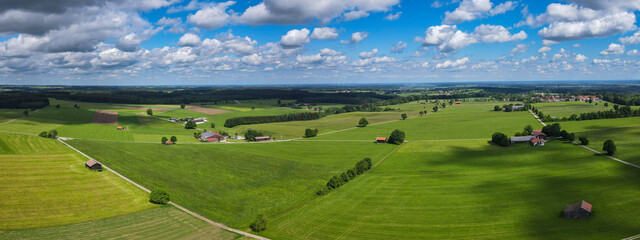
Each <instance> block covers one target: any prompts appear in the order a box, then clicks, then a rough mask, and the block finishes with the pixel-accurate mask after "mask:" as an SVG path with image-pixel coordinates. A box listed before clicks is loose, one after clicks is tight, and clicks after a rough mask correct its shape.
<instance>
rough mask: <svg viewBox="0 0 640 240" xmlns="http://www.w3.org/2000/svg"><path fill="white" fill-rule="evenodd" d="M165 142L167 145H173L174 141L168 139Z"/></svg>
mask: <svg viewBox="0 0 640 240" xmlns="http://www.w3.org/2000/svg"><path fill="white" fill-rule="evenodd" d="M164 144H165V145H173V142H172V141H166V142H164Z"/></svg>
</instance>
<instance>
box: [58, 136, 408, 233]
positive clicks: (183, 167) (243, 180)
mask: <svg viewBox="0 0 640 240" xmlns="http://www.w3.org/2000/svg"><path fill="white" fill-rule="evenodd" d="M69 143H70V144H72V145H73V146H74V147H76V148H78V149H80V150H81V151H83V152H85V153H87V154H89V155H90V156H92V157H94V158H96V159H97V160H99V161H101V162H103V163H105V164H107V165H108V166H110V167H111V168H113V169H114V170H115V171H118V172H119V173H121V174H123V175H125V176H127V177H129V178H130V179H132V180H133V181H136V182H138V183H140V184H142V185H143V186H145V187H147V188H150V189H154V188H163V189H165V190H167V191H169V192H170V194H171V197H172V201H174V202H176V203H178V204H181V205H182V206H184V207H186V208H188V209H190V210H193V211H195V212H198V213H199V214H202V215H204V216H206V217H208V218H210V219H212V220H214V221H220V222H223V223H225V224H228V225H230V226H233V227H240V228H246V227H247V226H248V225H249V223H250V222H251V221H252V220H253V219H254V218H255V217H256V215H257V214H265V215H267V216H274V215H277V214H280V213H282V212H284V211H286V210H289V209H291V208H294V207H295V206H299V205H301V204H303V203H305V202H307V201H309V200H312V199H314V198H315V192H316V191H318V190H319V189H320V188H321V187H323V186H324V185H325V183H326V181H327V180H328V179H329V178H330V177H331V176H333V175H335V174H339V173H341V172H343V171H346V170H347V169H349V168H352V167H353V165H354V164H355V163H356V162H358V161H360V160H362V159H363V158H365V157H371V158H372V159H374V160H375V161H377V160H380V159H381V158H383V157H384V156H385V155H387V154H388V153H389V152H391V151H392V150H393V149H394V148H395V146H392V145H387V144H382V145H378V144H373V143H360V142H349V143H344V142H337V143H335V142H322V143H318V142H280V143H266V144H262V143H257V144H250V143H247V144H207V145H202V144H199V145H180V144H178V145H174V146H164V145H161V144H131V143H115V142H102V141H90V140H72V141H69Z"/></svg>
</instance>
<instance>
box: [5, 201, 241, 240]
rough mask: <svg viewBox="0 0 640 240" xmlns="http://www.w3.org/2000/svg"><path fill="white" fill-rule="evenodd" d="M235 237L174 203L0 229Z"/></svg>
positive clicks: (48, 235) (19, 235) (39, 235)
mask: <svg viewBox="0 0 640 240" xmlns="http://www.w3.org/2000/svg"><path fill="white" fill-rule="evenodd" d="M114 238H117V239H120V238H126V239H222V240H224V239H229V240H231V239H236V238H237V235H236V234H234V233H231V232H227V231H224V230H221V229H219V228H216V227H213V226H211V225H210V224H208V223H206V222H204V221H201V220H200V219H196V218H194V217H192V216H190V215H188V214H186V213H184V212H182V211H180V210H178V209H177V208H174V207H168V206H167V207H159V208H153V209H150V210H145V211H141V212H137V213H131V214H127V215H122V216H117V217H112V218H107V219H102V220H96V221H89V222H83V223H76V224H70V225H64V226H57V227H48V228H37V229H25V230H15V231H0V239H114Z"/></svg>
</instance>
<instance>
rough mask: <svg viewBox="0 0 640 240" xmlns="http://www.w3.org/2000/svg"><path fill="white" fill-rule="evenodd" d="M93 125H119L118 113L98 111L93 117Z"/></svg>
mask: <svg viewBox="0 0 640 240" xmlns="http://www.w3.org/2000/svg"><path fill="white" fill-rule="evenodd" d="M91 123H97V124H106V125H117V124H118V112H116V111H106V110H96V114H95V115H93V118H92V119H91Z"/></svg>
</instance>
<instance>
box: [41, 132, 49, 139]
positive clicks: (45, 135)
mask: <svg viewBox="0 0 640 240" xmlns="http://www.w3.org/2000/svg"><path fill="white" fill-rule="evenodd" d="M38 136H40V137H43V138H46V137H47V136H49V134H47V131H43V132H41V133H40V134H38Z"/></svg>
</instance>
